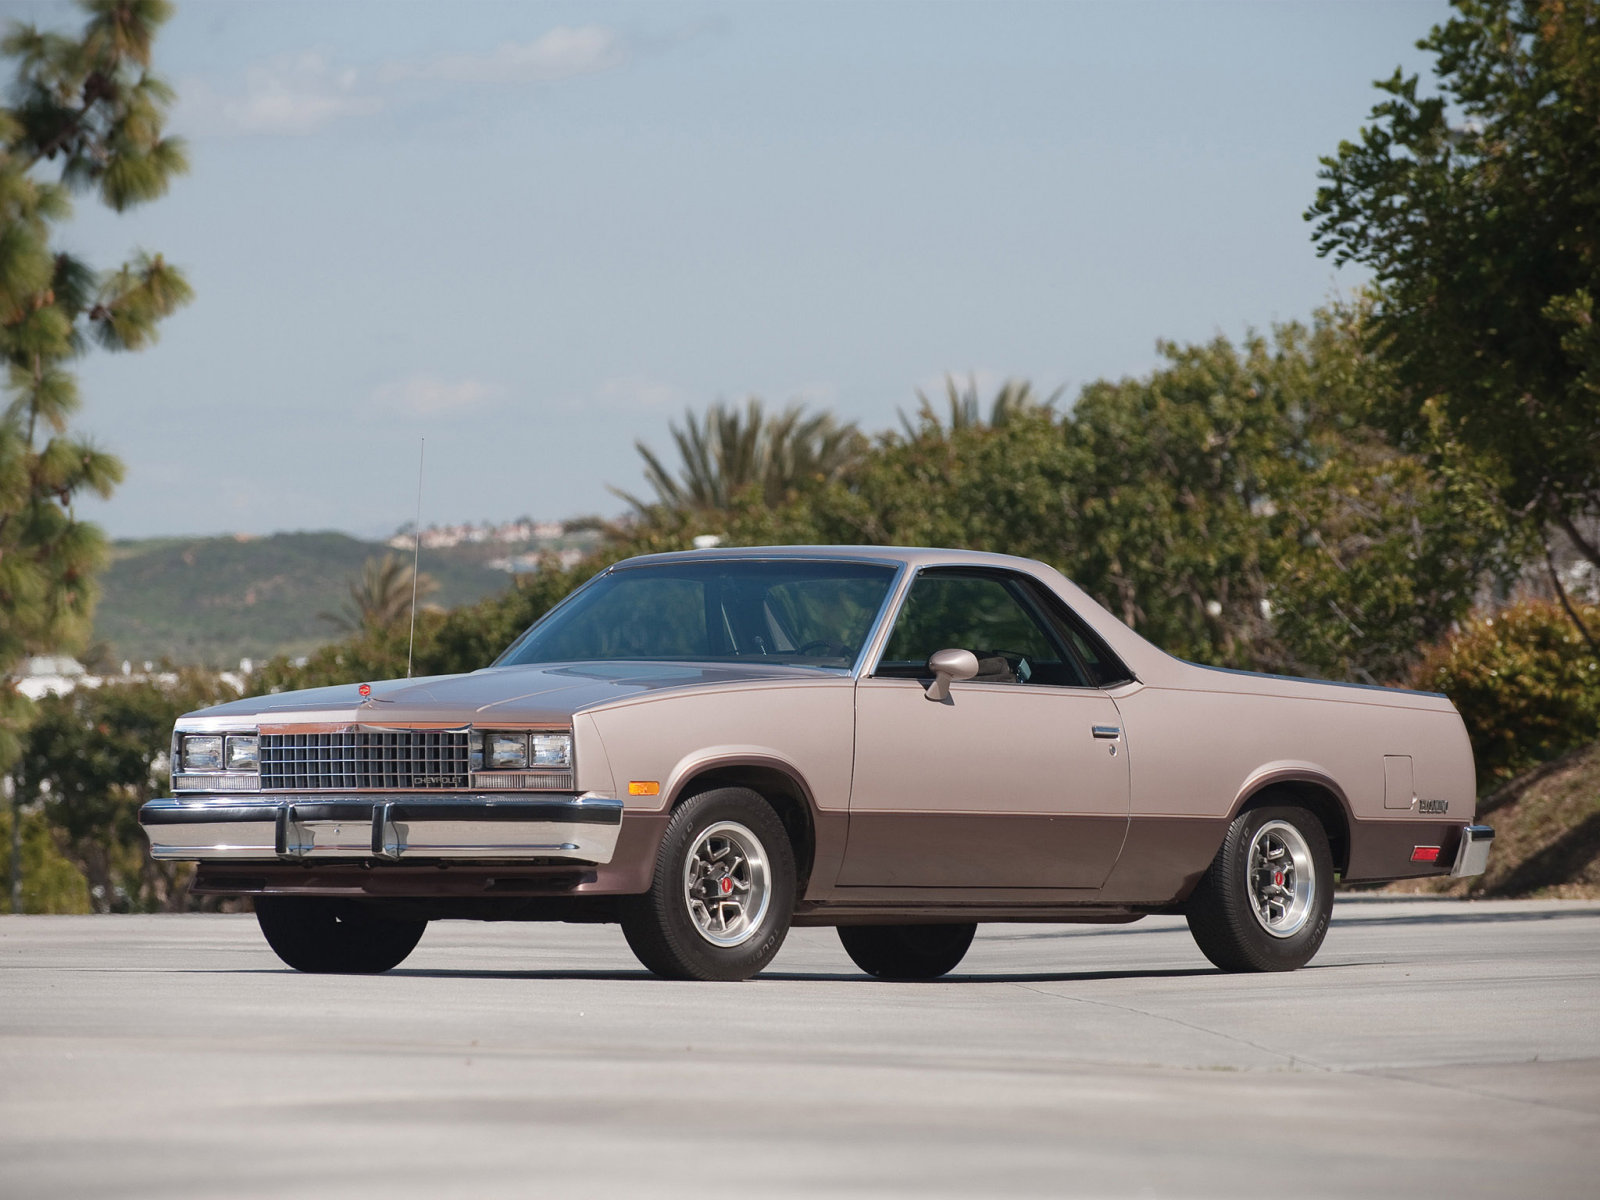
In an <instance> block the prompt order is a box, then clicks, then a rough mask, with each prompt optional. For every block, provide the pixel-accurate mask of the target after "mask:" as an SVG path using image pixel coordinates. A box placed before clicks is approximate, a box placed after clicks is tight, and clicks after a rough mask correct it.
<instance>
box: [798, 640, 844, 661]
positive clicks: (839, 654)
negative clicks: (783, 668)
mask: <svg viewBox="0 0 1600 1200" xmlns="http://www.w3.org/2000/svg"><path fill="white" fill-rule="evenodd" d="M795 653H796V654H799V655H802V656H804V657H806V658H821V657H824V656H826V657H828V658H848V657H849V655H850V647H848V646H846V645H845V644H844V643H843V642H830V641H829V640H828V639H827V638H813V639H812V640H811V641H809V642H807V643H806V644H805V645H803V646H801V647H800V649H798V650H797V651H795Z"/></svg>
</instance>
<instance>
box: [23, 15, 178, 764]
mask: <svg viewBox="0 0 1600 1200" xmlns="http://www.w3.org/2000/svg"><path fill="white" fill-rule="evenodd" d="M82 8H83V9H84V11H85V13H86V14H87V21H86V23H85V25H84V27H83V30H82V32H81V34H80V35H79V36H77V37H69V36H66V35H64V34H60V33H55V32H49V31H41V30H38V29H35V28H33V27H32V26H28V25H22V24H17V23H12V24H11V25H10V26H9V28H8V30H7V32H6V34H5V36H4V39H3V41H0V55H3V56H4V57H5V58H6V59H7V60H8V61H9V62H10V63H11V64H12V67H13V70H14V80H13V84H12V88H11V95H12V103H11V104H10V105H9V106H8V107H5V108H0V356H3V358H4V360H5V366H6V377H5V381H4V393H3V407H0V765H4V764H5V763H7V762H9V761H10V760H11V758H12V757H13V756H14V755H15V753H16V751H17V747H18V742H17V738H18V734H19V732H20V730H21V729H22V728H23V726H24V725H25V723H26V721H27V720H28V716H29V711H30V706H29V705H28V704H27V703H26V701H25V700H24V699H23V698H22V696H21V695H20V693H18V692H17V690H16V687H15V677H16V670H17V666H18V664H19V663H20V661H21V660H22V659H23V657H24V656H26V655H28V654H32V653H39V652H44V651H49V650H55V649H66V648H71V647H74V646H75V645H77V644H79V643H81V642H82V641H83V640H84V639H85V637H86V636H87V633H88V630H89V622H90V617H91V614H92V610H93V605H94V599H95V587H94V580H93V572H94V570H95V569H96V568H97V567H98V566H99V565H100V562H101V560H102V557H103V553H104V547H103V539H102V537H101V535H100V532H99V530H98V529H96V528H95V527H94V526H93V525H90V524H88V523H86V522H84V521H81V520H79V519H78V518H77V516H76V514H75V512H74V508H73V498H74V497H75V496H76V495H77V494H79V493H80V492H83V491H85V490H88V491H92V492H95V493H98V494H99V495H102V496H104V495H107V494H109V493H110V492H111V490H112V488H113V487H114V486H115V484H116V483H117V482H118V481H119V480H120V479H121V477H122V467H121V465H120V464H119V463H118V462H117V460H116V459H115V458H113V457H112V456H111V455H109V454H107V453H105V452H104V451H102V450H100V449H98V448H97V447H96V446H94V445H93V444H92V443H90V442H89V441H87V440H85V439H82V438H79V437H77V436H75V435H73V434H72V433H71V432H70V431H69V429H68V423H69V420H70V418H71V416H72V414H73V413H74V411H76V409H77V407H78V393H77V388H76V385H75V381H74V378H73V375H72V372H71V371H70V369H69V364H70V363H71V362H72V360H74V359H75V358H77V357H78V356H79V355H80V354H82V353H84V352H85V351H86V350H87V349H88V348H89V347H90V346H91V345H99V346H101V347H102V348H105V349H108V350H138V349H141V348H143V347H145V346H147V345H149V344H150V343H151V342H152V341H153V340H154V339H155V336H156V329H157V325H158V324H159V322H160V321H161V320H162V318H164V317H166V316H168V315H170V314H171V313H172V312H173V311H174V310H175V309H176V308H177V307H178V306H179V305H181V304H183V303H185V302H186V301H187V300H188V299H189V297H190V290H189V287H188V284H187V283H185V282H184V280H183V277H182V276H181V274H180V273H179V272H177V271H176V270H174V269H173V268H172V267H171V266H170V265H168V264H167V263H166V262H164V261H163V260H162V259H161V257H160V256H159V255H149V254H144V253H140V254H137V255H135V256H134V257H133V258H132V259H131V260H129V261H128V262H127V263H124V264H123V265H121V266H119V267H116V268H113V269H111V270H109V271H96V270H95V269H94V268H92V267H91V266H90V265H89V264H88V263H86V262H84V261H83V260H82V259H80V258H77V257H75V256H74V255H72V254H70V253H67V252H65V251H62V250H60V249H58V248H56V247H55V246H54V245H53V240H54V235H55V233H56V230H57V228H58V227H59V226H60V224H61V223H62V222H63V221H65V220H66V219H67V218H68V217H69V216H70V215H71V204H70V201H69V196H70V194H71V193H73V192H79V191H93V192H94V193H95V194H96V195H97V196H98V198H99V199H100V201H101V202H102V203H104V204H106V205H108V206H109V207H110V208H112V209H113V210H115V211H117V212H122V211H124V210H125V209H127V208H130V207H132V206H133V205H136V204H140V203H143V202H145V201H147V200H152V199H154V198H156V197H158V196H160V195H162V194H163V193H164V192H165V191H166V190H167V185H168V183H169V181H170V180H171V178H172V177H173V176H174V175H176V174H178V173H180V172H182V171H183V170H184V169H185V159H184V152H183V147H182V146H181V144H180V143H179V142H178V141H176V140H175V139H173V138H169V137H166V136H164V135H163V133H162V123H163V119H164V115H165V112H166V109H167V106H168V105H169V104H170V103H171V100H172V93H171V91H170V89H169V88H168V87H167V86H166V84H164V83H163V82H162V81H161V80H160V79H159V78H157V77H156V76H155V75H153V74H151V73H150V69H149V68H150V49H151V42H152V39H153V37H154V35H155V32H156V30H157V28H158V27H159V26H160V25H161V24H162V22H164V21H165V20H166V19H167V17H168V15H169V13H170V5H168V4H167V3H166V2H165V0H86V2H85V3H83V4H82Z"/></svg>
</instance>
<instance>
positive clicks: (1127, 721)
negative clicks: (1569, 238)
mask: <svg viewBox="0 0 1600 1200" xmlns="http://www.w3.org/2000/svg"><path fill="white" fill-rule="evenodd" d="M172 762H173V775H172V779H173V791H174V795H173V797H172V798H170V799H161V800H155V801H152V802H151V803H149V804H147V805H145V807H144V809H143V810H142V812H141V814H140V819H141V821H142V822H143V825H144V827H145V829H146V831H147V833H148V835H149V837H150V842H151V849H152V853H153V854H154V855H155V856H156V857H157V858H161V859H189V860H194V861H197V862H198V863H199V866H198V869H197V872H196V875H195V879H194V890H195V891H196V892H199V893H212V894H231V895H248V896H251V897H253V898H254V901H255V908H256V914H257V917H258V919H259V921H260V924H261V928H262V930H263V932H264V933H265V935H266V938H267V940H268V942H269V943H270V944H271V945H272V948H273V949H274V950H275V951H277V953H278V955H279V956H280V957H281V958H282V959H283V960H284V961H285V962H286V963H288V964H289V965H290V966H293V967H296V968H299V969H300V970H303V971H354V972H373V971H384V970H388V969H389V968H391V967H393V966H395V965H397V964H398V963H400V962H401V961H402V960H403V959H404V958H405V957H406V955H407V954H409V953H410V952H411V950H412V948H413V947H414V946H415V945H416V943H417V941H418V939H419V938H420V937H421V936H422V933H423V930H424V929H425V927H426V925H427V923H428V922H429V921H431V920H438V919H441V918H469V919H472V918H475V919H483V920H529V921H540V920H566V921H616V922H620V923H621V925H622V929H623V932H624V933H625V934H626V936H627V940H628V943H629V945H630V946H631V947H632V948H633V950H634V952H635V953H636V954H637V956H638V958H639V960H640V961H641V962H643V963H644V965H645V966H647V967H649V968H650V969H651V970H652V971H654V972H656V973H658V974H661V975H666V976H670V977H675V978H692V979H742V978H745V977H747V976H750V975H753V974H754V973H755V972H757V971H759V970H761V969H762V968H763V967H764V966H766V965H767V964H768V963H769V962H771V960H772V958H773V956H774V955H775V954H776V953H777V952H778V949H779V947H780V946H781V945H782V943H783V939H784V937H785V935H786V933H787V932H788V930H789V928H790V926H791V925H834V926H837V927H838V928H839V936H840V938H841V940H842V941H843V943H844V947H845V949H846V950H847V951H848V953H849V955H850V957H851V958H852V959H854V961H855V962H856V963H857V964H858V965H859V966H860V967H861V968H862V969H863V970H865V971H866V972H868V973H869V974H872V975H876V976H879V977H882V978H896V979H926V978H933V977H936V976H939V975H942V974H944V973H946V972H948V971H950V970H951V969H952V968H954V967H955V966H956V965H957V964H958V963H959V962H960V961H961V958H962V956H963V955H964V954H965V953H966V950H967V947H968V946H969V944H970V943H971V941H972V937H973V933H974V930H975V928H976V926H977V925H978V924H979V923H982V922H986V921H1084V922H1104V923H1119V922H1128V921H1136V920H1138V919H1139V918H1140V917H1143V916H1145V915H1147V914H1150V913H1183V914H1184V915H1186V916H1187V918H1188V921H1189V926H1190V928H1191V929H1192V930H1193V932H1194V937H1195V940H1196V942H1197V943H1198V944H1199V947H1200V949H1201V950H1202V951H1203V952H1204V953H1205V955H1206V957H1208V958H1209V959H1210V960H1211V961H1212V962H1213V963H1215V964H1216V965H1217V966H1219V967H1221V968H1223V969H1224V970H1230V971H1271V970H1288V969H1292V968H1295V967H1298V966H1300V965H1301V964H1303V963H1305V962H1306V961H1307V960H1309V959H1310V958H1311V956H1312V955H1313V954H1315V953H1316V951H1317V948H1318V947H1319V946H1320V945H1321V943H1322V940H1323V936H1324V934H1325V933H1326V932H1327V928H1328V918H1329V913H1330V911H1331V908H1332V904H1333V889H1334V885H1335V882H1336V881H1338V880H1340V879H1343V880H1346V881H1356V880H1362V881H1367V880H1384V879H1400V878H1405V877H1411V876H1420V875H1443V874H1454V875H1470V874H1476V873H1479V872H1481V871H1482V870H1483V869H1484V866H1485V863H1486V861H1487V858H1488V853H1489V846H1490V842H1491V840H1492V838H1493V836H1494V834H1493V831H1492V830H1490V829H1488V828H1487V827H1485V826H1481V825H1475V824H1473V823H1472V818H1473V810H1474V804H1475V791H1474V786H1473V763H1472V751H1471V748H1470V746H1469V745H1468V741H1467V735H1466V732H1465V729H1464V728H1463V726H1462V723H1461V718H1460V717H1459V716H1458V715H1457V713H1456V712H1455V710H1454V708H1452V707H1451V705H1450V703H1449V701H1448V700H1446V699H1445V698H1444V697H1443V696H1439V695H1432V694H1428V693H1422V692H1409V691H1400V690H1396V689H1388V688H1375V687H1361V686H1353V685H1348V684H1334V683H1324V682H1316V681H1312V680H1305V679H1291V678H1284V677H1278V676H1267V675H1256V674H1250V673H1246V672H1241V671H1228V670H1218V669H1215V668H1211V667H1203V666H1197V665H1195V664H1193V663H1188V662H1183V661H1181V660H1179V659H1175V658H1173V657H1171V656H1169V655H1167V654H1165V653H1163V652H1162V651H1161V650H1159V649H1157V648H1156V647H1155V646H1153V645H1151V644H1150V643H1148V642H1146V641H1145V640H1144V639H1143V638H1141V637H1139V636H1138V635H1137V634H1136V633H1134V632H1133V631H1132V630H1130V629H1129V628H1128V627H1127V626H1125V625H1123V624H1122V623H1121V622H1120V621H1118V620H1117V619H1116V618H1115V617H1113V616H1112V615H1111V614H1110V613H1108V612H1106V611H1105V610H1104V609H1103V608H1101V607H1100V606H1099V605H1098V604H1096V603H1095V602H1094V601H1093V600H1091V599H1090V598H1089V597H1088V596H1087V595H1085V594H1084V593H1083V592H1082V591H1081V590H1079V589H1078V588H1077V587H1075V586H1074V585H1073V584H1072V583H1070V582H1069V581H1068V580H1066V579H1065V578H1063V577H1062V576H1061V575H1060V574H1058V573H1057V572H1056V571H1054V570H1052V569H1051V568H1050V567H1048V566H1045V565H1044V564H1042V563H1038V562H1033V561H1030V560H1026V559H1019V558H1010V557H1006V556H1003V555H996V554H978V553H970V552H964V551H948V550H901V549H886V548H882V547H782V548H767V549H739V550H732V549H729V550H708V551H696V552H691V553H684V554H663V555H651V556H648V557H643V558H635V559H630V560H628V561H626V562H621V563H618V564H616V565H615V566H613V567H611V568H610V569H608V570H606V571H605V572H603V573H602V574H600V575H598V576H596V577H595V578H594V579H593V580H591V581H590V582H589V583H587V584H585V585H584V586H583V587H581V588H579V589H578V590H577V591H575V592H574V593H573V594H572V595H571V596H569V597H568V598H567V599H566V600H564V601H563V602H562V603H561V604H560V605H558V606H557V607H556V608H555V609H553V610H552V611H551V612H550V613H549V614H548V615H546V616H545V617H544V618H543V619H542V620H540V621H539V622H538V623H537V624H535V625H534V626H533V627H532V628H531V629H529V630H528V631H527V633H525V634H524V635H523V636H522V637H520V638H519V639H518V640H517V641H516V642H515V643H513V644H512V646H511V647H510V648H509V649H508V650H506V652H505V653H504V654H503V655H501V657H500V658H499V660H498V661H497V662H495V663H494V665H492V666H490V667H487V668H485V669H483V670H480V671H474V672H472V673H470V674H465V675H449V676H440V677H435V678H427V679H411V680H392V681H388V682H371V683H362V684H359V685H358V684H355V683H352V684H350V685H349V686H341V687H331V688H318V689H314V690H309V691H302V692H292V693H285V694H280V695H273V696H262V697H257V698H254V699H249V700H240V701H236V702H233V703H230V704H224V705H220V706H218V707H215V708H209V709H205V710H203V711H201V712H196V713H191V714H189V715H188V716H185V717H183V718H182V719H181V720H180V721H179V722H178V724H177V728H176V730H175V731H174V734H173V746H172Z"/></svg>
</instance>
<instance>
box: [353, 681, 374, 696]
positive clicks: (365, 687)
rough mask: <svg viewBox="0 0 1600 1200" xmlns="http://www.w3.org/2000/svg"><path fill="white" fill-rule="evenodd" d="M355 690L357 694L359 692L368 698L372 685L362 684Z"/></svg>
mask: <svg viewBox="0 0 1600 1200" xmlns="http://www.w3.org/2000/svg"><path fill="white" fill-rule="evenodd" d="M356 690H357V691H358V692H360V693H361V694H362V696H370V695H372V685H371V684H370V683H363V684H362V685H361V686H360V687H359V688H357V689H356Z"/></svg>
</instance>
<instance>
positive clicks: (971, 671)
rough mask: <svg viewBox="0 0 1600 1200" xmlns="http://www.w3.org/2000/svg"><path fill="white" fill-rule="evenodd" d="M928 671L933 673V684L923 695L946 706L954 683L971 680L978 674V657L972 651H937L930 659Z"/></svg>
mask: <svg viewBox="0 0 1600 1200" xmlns="http://www.w3.org/2000/svg"><path fill="white" fill-rule="evenodd" d="M928 670H930V671H932V672H933V682H932V683H931V684H929V685H928V690H927V691H926V692H925V693H923V694H924V695H926V696H927V697H928V699H929V700H934V701H937V702H938V703H940V704H944V703H946V702H947V701H948V700H949V699H950V684H951V683H952V682H953V681H955V680H957V679H971V678H972V677H973V676H974V675H976V674H977V673H978V656H977V655H976V654H974V653H973V652H972V651H971V650H935V651H934V652H933V654H932V655H930V656H929V658H928Z"/></svg>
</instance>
